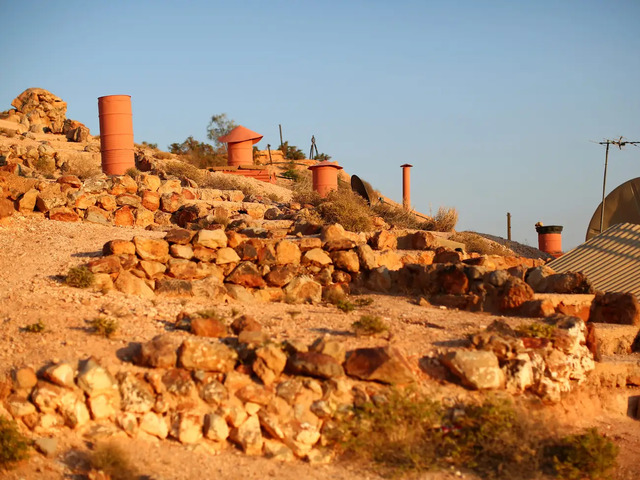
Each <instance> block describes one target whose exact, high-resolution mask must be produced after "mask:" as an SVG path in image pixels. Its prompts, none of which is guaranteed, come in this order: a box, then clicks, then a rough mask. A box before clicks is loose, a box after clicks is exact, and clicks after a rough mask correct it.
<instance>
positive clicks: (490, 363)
mask: <svg viewBox="0 0 640 480" xmlns="http://www.w3.org/2000/svg"><path fill="white" fill-rule="evenodd" d="M545 325H547V326H548V327H550V328H549V329H547V332H548V335H546V336H542V337H527V336H524V337H523V336H518V335H517V334H516V332H515V331H514V330H513V329H511V328H510V327H509V325H507V324H506V323H505V322H503V321H499V320H497V321H495V322H493V323H492V324H491V325H490V326H489V327H488V328H487V329H486V330H484V331H483V332H481V333H479V334H477V335H474V336H473V338H472V339H471V343H472V346H473V347H474V350H455V351H452V352H449V353H447V354H445V355H443V356H442V357H441V358H440V361H441V362H442V363H443V364H444V365H446V366H447V367H448V368H449V370H450V371H451V372H452V373H453V374H454V375H456V376H457V377H459V378H460V380H461V381H462V383H463V384H464V385H465V386H467V387H469V388H472V389H497V388H506V389H507V390H509V391H510V392H513V393H521V392H524V391H529V392H532V393H535V394H536V395H538V396H540V397H541V398H543V399H545V400H550V401H554V402H555V401H559V400H560V398H561V394H562V393H565V392H569V391H570V390H571V389H572V388H573V386H574V385H575V384H579V383H582V382H584V381H585V380H586V379H587V373H588V372H590V371H592V370H593V369H594V368H595V364H594V360H593V356H592V354H591V352H590V351H589V348H588V347H587V328H586V325H585V322H584V321H582V320H581V319H579V318H576V317H568V316H564V315H556V316H554V317H552V318H550V319H549V320H547V322H546V324H545Z"/></svg>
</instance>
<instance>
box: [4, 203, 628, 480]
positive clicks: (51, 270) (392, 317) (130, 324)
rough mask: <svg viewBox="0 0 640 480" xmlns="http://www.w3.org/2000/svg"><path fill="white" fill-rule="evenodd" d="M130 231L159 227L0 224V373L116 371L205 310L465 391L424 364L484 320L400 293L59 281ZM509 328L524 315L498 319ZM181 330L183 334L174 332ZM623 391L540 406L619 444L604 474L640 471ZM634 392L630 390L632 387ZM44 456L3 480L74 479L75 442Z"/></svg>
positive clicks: (139, 444)
mask: <svg viewBox="0 0 640 480" xmlns="http://www.w3.org/2000/svg"><path fill="white" fill-rule="evenodd" d="M134 235H143V236H150V237H161V236H162V235H163V233H162V232H151V231H146V230H142V229H136V228H122V227H107V226H102V225H96V224H88V223H82V224H81V223H62V222H55V221H49V220H46V219H44V218H43V217H42V216H40V215H38V214H34V215H32V216H29V217H23V216H20V215H16V216H14V217H11V218H9V219H5V220H4V221H3V222H2V223H0V375H2V374H8V373H9V372H10V371H11V370H12V369H14V368H16V367H21V366H32V367H34V368H39V367H41V366H42V365H44V364H45V363H47V362H50V361H61V360H70V361H76V360H78V359H82V358H86V357H88V356H90V355H92V356H94V357H96V358H97V359H98V360H99V361H100V362H101V363H102V364H103V365H105V366H107V367H109V368H110V369H112V370H113V371H117V370H118V369H119V368H120V367H122V366H123V365H124V364H125V363H126V361H127V355H126V354H127V351H128V349H129V348H128V347H130V346H131V344H132V343H139V342H145V341H147V340H150V339H151V338H152V337H154V336H155V335H157V334H159V333H163V332H165V331H166V330H167V329H170V328H171V327H170V326H171V325H172V324H173V323H174V321H175V318H176V316H177V314H179V313H180V312H182V311H187V312H195V311H198V310H203V309H205V308H216V309H218V311H219V312H220V313H221V314H222V315H223V316H225V317H226V318H231V317H232V316H233V315H234V314H238V313H246V314H251V315H253V316H254V317H255V318H256V319H257V320H258V321H260V322H261V323H262V324H263V326H264V327H265V330H266V331H267V332H268V333H270V334H271V335H272V336H273V337H274V338H275V339H276V340H284V339H287V338H299V339H301V340H304V341H306V342H308V343H310V342H311V341H312V340H313V339H315V338H316V337H318V336H320V335H324V334H328V335H335V336H339V337H340V338H342V339H344V341H345V342H346V343H347V347H348V348H354V347H356V346H358V347H362V346H374V345H384V344H386V343H387V342H391V343H392V344H393V345H394V346H396V347H397V348H399V349H400V350H401V351H402V352H403V353H404V354H405V355H406V356H407V358H408V359H409V361H410V363H411V364H412V365H413V367H414V370H415V373H416V375H417V376H418V378H419V379H420V381H421V383H422V384H423V386H424V388H425V390H426V391H427V392H428V393H430V394H431V395H432V396H434V397H436V398H450V397H453V398H465V397H467V396H473V395H477V394H475V393H473V392H469V391H467V390H466V389H464V388H462V387H460V386H458V385H456V384H454V383H451V382H449V381H445V380H444V374H443V372H437V371H435V372H434V371H433V369H430V368H428V365H429V361H428V360H429V358H431V357H434V356H436V355H438V354H439V353H441V352H444V351H446V350H447V349H449V348H453V347H456V346H460V345H461V344H462V339H463V338H464V337H465V335H467V334H469V333H471V332H475V331H478V330H479V329H481V328H482V327H485V326H487V325H489V324H490V323H491V322H492V321H493V320H494V319H495V318H497V317H495V316H492V315H489V314H474V313H467V312H459V311H451V310H446V309H442V308H438V307H430V306H427V307H425V306H420V305H418V304H416V302H415V299H413V298H407V297H400V296H385V295H365V296H366V297H367V298H371V299H372V300H373V303H372V304H371V305H369V306H366V307H362V308H360V309H358V310H356V311H354V312H351V313H343V312H341V311H340V310H338V309H337V308H336V307H335V306H333V305H290V304H285V303H276V304H253V305H248V304H241V303H237V302H236V303H230V304H228V305H227V304H219V305H212V304H211V303H209V302H208V301H207V300H204V299H191V298H189V299H181V298H163V297H157V298H155V299H153V300H148V299H142V298H138V297H130V296H126V295H124V294H121V293H119V292H116V291H111V292H108V293H106V294H103V293H101V292H93V291H90V290H79V289H74V288H71V287H68V286H66V285H64V283H62V276H63V275H64V274H66V272H67V271H68V269H69V268H70V267H72V266H76V265H79V264H82V263H84V262H86V261H87V260H88V259H90V258H91V257H96V256H99V255H100V252H101V249H102V245H103V244H104V243H105V242H107V241H108V240H112V239H126V240H129V239H131V238H132V237H133V236H134ZM366 313H371V314H375V315H379V316H381V317H382V318H383V319H384V320H385V321H386V322H387V323H388V324H389V325H390V326H391V333H392V335H391V338H390V339H382V338H377V339H375V338H373V339H372V338H361V337H356V336H355V335H353V334H352V330H351V328H350V325H351V323H352V322H354V321H355V320H357V319H358V318H359V317H360V315H363V314H366ZM100 315H108V316H110V317H114V318H117V320H118V323H119V332H118V335H117V336H116V337H115V338H112V339H106V338H103V337H100V336H96V335H93V334H92V333H91V330H90V329H89V328H88V325H87V323H86V322H87V320H91V319H94V318H96V317H98V316H100ZM506 320H507V321H508V322H509V323H511V324H513V325H517V324H518V323H519V322H525V321H526V320H525V319H517V318H507V319H506ZM38 321H42V322H43V323H44V325H45V331H44V332H43V333H28V332H26V331H24V327H25V326H27V325H29V324H33V323H36V322H38ZM184 335H187V334H186V333H184ZM632 394H633V392H630V391H628V390H624V389H618V390H597V389H595V388H593V387H589V386H588V385H587V386H583V387H580V388H579V389H578V390H577V391H576V392H575V393H574V394H571V395H569V396H567V398H566V399H565V400H563V402H562V403H561V404H559V405H555V406H545V407H544V408H545V409H546V410H547V411H548V413H549V414H550V417H553V418H554V419H555V420H556V421H557V422H558V425H559V427H560V428H562V429H566V430H572V429H576V428H586V427H592V426H595V427H598V429H599V430H600V431H601V432H603V433H605V434H606V435H607V436H608V437H609V438H610V439H612V440H613V441H615V442H616V443H617V444H618V445H619V446H620V449H621V453H620V456H619V463H620V466H619V467H618V469H617V471H616V473H615V476H614V478H615V479H616V480H632V479H637V478H640V464H638V462H637V452H639V451H640V424H639V423H638V421H636V420H633V419H632V418H630V417H629V416H627V412H626V404H627V399H628V397H629V396H630V395H632ZM635 395H638V392H635ZM58 439H59V447H58V453H57V455H56V456H55V457H53V458H45V457H43V456H41V455H39V454H33V455H32V457H31V459H30V460H29V461H26V462H23V463H22V464H21V465H19V466H18V468H17V469H15V470H12V471H8V472H2V471H0V478H6V479H15V480H17V479H30V478H39V479H57V478H78V477H74V476H73V474H72V472H73V467H74V465H78V464H81V463H82V461H83V455H84V453H85V452H86V451H87V443H86V439H85V438H83V437H81V436H80V435H78V434H77V433H75V432H70V431H68V430H66V431H65V432H63V433H61V434H60V436H59V437H58ZM118 441H119V442H121V443H122V444H123V445H124V446H125V447H126V449H127V451H128V452H130V453H131V456H132V458H133V459H135V463H136V465H138V466H139V468H140V470H141V473H143V474H145V475H147V476H148V478H152V479H155V480H172V479H175V480H179V479H192V478H198V477H199V476H202V474H203V473H204V472H206V474H207V475H215V476H217V477H218V478H225V479H235V478H238V479H240V478H242V479H252V478H264V477H265V476H266V477H272V478H279V479H285V480H293V479H299V478H308V479H321V478H334V479H377V478H381V477H379V476H378V475H376V474H374V473H371V471H370V470H367V469H366V468H365V467H364V466H359V465H354V464H350V463H344V462H334V463H333V464H330V465H319V466H318V465H313V466H312V465H309V464H307V463H304V462H302V461H297V462H293V463H278V462H275V461H272V460H267V459H264V458H255V457H249V456H245V455H243V454H242V453H240V452H239V451H237V450H235V449H234V448H229V449H227V450H224V451H222V452H210V451H207V450H206V447H203V446H196V447H193V446H184V445H181V444H179V443H177V442H173V441H170V440H165V441H162V442H160V441H153V440H146V439H145V440H140V439H137V440H136V439H129V438H127V437H126V436H123V437H121V438H120V437H119V440H118ZM416 478H421V479H425V480H426V479H433V480H448V479H453V478H467V479H473V478H476V477H474V476H472V475H470V474H468V473H465V472H439V473H427V474H423V475H421V476H419V477H416Z"/></svg>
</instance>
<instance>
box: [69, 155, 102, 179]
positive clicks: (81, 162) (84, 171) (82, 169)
mask: <svg viewBox="0 0 640 480" xmlns="http://www.w3.org/2000/svg"><path fill="white" fill-rule="evenodd" d="M64 173H65V174H66V175H75V176H76V177H78V178H79V179H80V180H86V179H87V178H93V177H97V176H98V175H100V174H101V173H102V167H101V166H100V165H99V164H98V163H96V162H93V161H91V160H89V159H88V158H84V157H83V158H82V159H80V158H76V159H74V160H73V161H72V162H68V163H66V164H65V166H64Z"/></svg>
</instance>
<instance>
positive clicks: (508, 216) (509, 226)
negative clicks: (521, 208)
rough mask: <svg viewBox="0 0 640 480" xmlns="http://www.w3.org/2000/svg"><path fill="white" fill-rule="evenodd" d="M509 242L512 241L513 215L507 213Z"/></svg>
mask: <svg viewBox="0 0 640 480" xmlns="http://www.w3.org/2000/svg"><path fill="white" fill-rule="evenodd" d="M507 240H509V241H511V214H510V213H509V212H507Z"/></svg>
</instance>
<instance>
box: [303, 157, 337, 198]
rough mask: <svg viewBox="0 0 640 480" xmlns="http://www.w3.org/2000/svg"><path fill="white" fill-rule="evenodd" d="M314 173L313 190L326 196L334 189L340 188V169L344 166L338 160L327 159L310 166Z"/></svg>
mask: <svg viewBox="0 0 640 480" xmlns="http://www.w3.org/2000/svg"><path fill="white" fill-rule="evenodd" d="M309 170H311V174H312V184H313V191H314V192H318V193H319V194H320V196H321V197H326V196H327V195H328V194H329V192H331V191H332V190H337V189H338V170H342V167H341V166H340V165H338V163H337V162H329V161H328V160H325V161H323V162H320V163H318V164H317V165H312V166H310V167H309Z"/></svg>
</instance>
